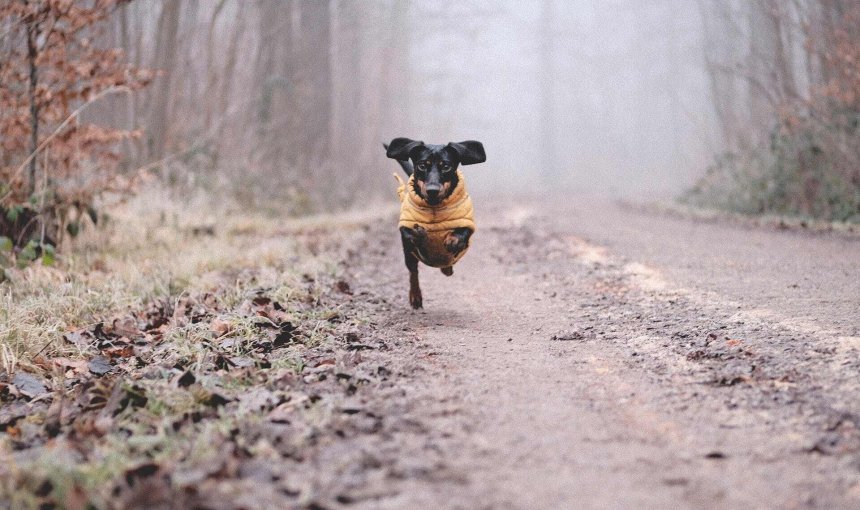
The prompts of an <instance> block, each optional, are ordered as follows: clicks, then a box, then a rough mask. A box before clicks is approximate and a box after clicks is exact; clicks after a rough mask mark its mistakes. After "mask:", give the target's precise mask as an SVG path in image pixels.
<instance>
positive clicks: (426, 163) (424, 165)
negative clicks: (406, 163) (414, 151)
mask: <svg viewBox="0 0 860 510" xmlns="http://www.w3.org/2000/svg"><path fill="white" fill-rule="evenodd" d="M428 166H430V162H429V161H422V162H420V163H418V168H420V169H421V170H427V167H428Z"/></svg>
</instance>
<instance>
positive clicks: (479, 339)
mask: <svg viewBox="0 0 860 510" xmlns="http://www.w3.org/2000/svg"><path fill="white" fill-rule="evenodd" d="M541 207H542V209H541V208H538V206H536V205H534V204H531V205H529V204H523V205H515V206H512V205H510V204H507V205H505V207H504V208H498V209H495V210H493V209H491V208H485V209H484V211H483V214H482V217H484V218H493V219H484V220H482V222H481V224H480V226H481V230H480V235H479V237H477V238H476V241H475V244H474V247H473V249H472V251H471V252H470V253H469V255H468V257H466V258H465V259H464V261H463V262H462V263H461V264H459V265H458V266H457V267H456V270H455V275H454V277H453V278H451V279H447V278H445V277H444V276H442V275H441V274H438V272H436V271H430V270H427V269H426V268H425V269H424V270H423V272H422V275H421V277H422V285H423V289H424V296H425V307H426V310H425V311H423V312H419V313H412V312H410V311H408V310H407V309H406V307H405V297H402V296H400V294H403V289H404V288H405V287H404V284H405V270H402V268H401V267H400V266H399V264H398V265H397V266H396V268H394V269H393V270H392V267H391V264H392V263H391V259H392V258H394V257H395V256H396V254H397V253H398V251H399V250H398V248H397V246H396V245H395V244H394V242H393V241H392V244H391V245H390V246H383V247H382V248H381V249H378V250H366V251H367V252H368V253H369V255H365V256H364V258H363V259H362V260H360V261H357V262H355V263H353V264H352V266H351V267H352V273H353V274H352V277H353V278H354V280H355V283H353V285H354V287H355V288H357V289H365V291H366V292H369V293H370V294H373V295H377V296H386V297H387V298H389V300H390V301H391V303H390V304H389V303H386V304H383V305H379V306H377V307H376V308H375V309H372V310H370V311H369V313H371V314H372V316H374V321H376V322H377V324H376V327H375V329H376V331H377V332H378V334H380V335H382V336H383V337H384V338H387V339H388V340H389V341H391V342H393V343H394V344H395V345H396V346H395V347H394V349H393V350H392V351H391V352H389V353H386V354H385V356H387V357H389V360H393V361H392V362H393V363H395V365H396V364H398V363H399V364H400V365H399V367H400V368H399V370H400V373H401V374H403V376H404V377H405V380H408V381H409V384H408V385H407V386H405V387H403V388H401V389H402V392H401V393H399V394H396V395H392V396H391V398H390V399H388V400H386V401H385V402H386V403H385V404H384V405H385V406H387V411H386V412H384V413H383V414H388V415H398V414H399V415H400V416H401V418H400V421H402V422H406V423H409V424H411V426H408V427H407V426H399V427H398V426H386V427H385V431H386V434H384V435H385V438H384V439H382V440H379V442H378V443H375V446H374V448H379V449H384V450H386V451H388V452H390V453H391V457H390V462H391V463H393V464H394V465H395V466H396V467H394V468H391V467H390V466H389V468H388V469H387V473H388V475H387V476H385V477H382V478H377V479H374V480H369V479H368V478H366V477H365V478H362V480H361V483H359V484H357V486H359V485H360V486H361V487H362V488H361V489H360V490H359V489H356V490H355V491H353V495H352V496H349V497H343V498H341V502H342V503H349V504H348V505H347V506H349V507H361V508H429V507H444V508H574V507H576V508H666V507H676V508H677V507H683V508H857V507H858V505H860V468H858V465H860V455H858V453H860V432H858V427H860V406H858V404H860V397H858V395H860V393H858V389H860V388H858V378H857V370H858V368H860V357H858V348H860V337H859V336H858V327H860V317H859V316H858V314H857V310H858V308H860V298H858V296H860V287H858V285H860V283H858V281H860V279H858V275H860V243H857V242H855V241H850V240H845V239H841V238H835V237H826V236H824V237H822V236H817V237H811V236H804V235H798V234H793V233H779V232H766V231H761V230H745V229H742V228H739V227H731V226H725V225H714V224H702V223H694V222H690V221H686V220H680V219H670V218H665V217H655V216H648V215H643V214H641V213H637V212H633V211H629V210H624V209H621V208H618V207H616V206H613V205H611V204H605V203H599V202H595V203H593V204H586V205H580V206H577V207H563V206H557V207H554V208H553V207H549V206H546V205H543V206H541ZM552 218H555V219H552ZM374 235H382V236H384V235H385V234H384V232H383V231H380V232H377V233H374ZM586 239H588V240H586ZM398 262H399V260H398ZM401 301H402V303H401ZM380 405H381V404H380ZM393 409H397V410H398V411H399V412H398V413H394V412H392V410H393ZM389 425H390V424H389ZM383 464H384V462H383ZM392 473H395V476H392Z"/></svg>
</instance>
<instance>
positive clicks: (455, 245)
mask: <svg viewBox="0 0 860 510" xmlns="http://www.w3.org/2000/svg"><path fill="white" fill-rule="evenodd" d="M445 249H446V250H448V252H449V253H454V254H456V253H460V252H461V251H463V250H464V249H466V240H465V239H463V238H462V237H460V236H457V235H449V236H448V237H447V238H445Z"/></svg>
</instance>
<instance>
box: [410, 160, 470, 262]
mask: <svg viewBox="0 0 860 510" xmlns="http://www.w3.org/2000/svg"><path fill="white" fill-rule="evenodd" d="M394 177H395V178H396V179H397V181H398V182H399V183H400V186H399V187H398V188H397V195H398V196H399V197H400V222H399V223H398V225H399V226H401V227H407V228H415V225H419V226H421V227H424V230H426V231H427V250H426V253H424V254H421V253H418V251H417V250H416V251H415V256H416V257H418V260H420V261H421V262H423V263H425V264H427V265H428V266H430V267H440V268H441V267H450V266H453V265H454V264H456V263H457V261H458V260H460V259H461V258H462V257H463V255H465V254H466V251H467V250H468V249H469V245H468V244H466V247H465V248H464V249H463V251H461V252H459V253H456V254H454V253H451V252H450V251H448V249H447V248H445V240H446V239H447V238H448V235H449V234H451V232H452V231H453V230H454V229H455V228H463V227H466V228H470V229H472V231H473V232H474V231H475V230H476V229H475V219H474V217H473V213H474V210H473V209H472V199H471V198H470V197H469V193H468V192H466V180H465V179H464V178H463V173H462V172H460V171H459V170H457V178H458V179H457V187H455V188H454V191H452V192H451V194H450V195H448V197H447V198H446V199H445V200H443V201H442V202H441V203H439V204H438V205H430V204H428V203H427V202H426V201H425V200H424V199H423V198H421V196H420V195H419V194H418V193H416V192H415V186H414V183H415V177H414V176H411V177H409V181H407V182H403V179H402V178H401V177H400V176H399V175H398V174H394ZM471 240H472V239H471V237H470V238H469V242H471Z"/></svg>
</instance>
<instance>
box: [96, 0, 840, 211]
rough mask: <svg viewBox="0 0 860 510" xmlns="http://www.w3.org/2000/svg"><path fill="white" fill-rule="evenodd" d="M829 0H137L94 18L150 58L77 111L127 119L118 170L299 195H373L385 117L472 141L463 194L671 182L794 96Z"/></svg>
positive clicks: (745, 144)
mask: <svg viewBox="0 0 860 510" xmlns="http://www.w3.org/2000/svg"><path fill="white" fill-rule="evenodd" d="M846 5H847V4H845V3H844V2H841V1H840V0H802V1H798V2H792V3H786V2H780V1H777V0H758V1H755V2H748V1H742V0H724V1H723V0H697V1H689V0H614V1H613V0H578V1H576V2H566V1H561V0H528V1H522V0H496V1H490V0H469V1H463V2H448V1H442V0H428V1H421V2H417V1H404V0H365V1H355V0H325V1H322V0H320V1H311V0H258V1H255V2H240V1H238V0H218V1H214V0H213V1H201V0H165V1H163V2H161V1H156V0H137V1H135V2H131V3H128V4H126V3H122V4H121V5H120V6H119V7H118V8H117V9H116V12H115V13H114V14H113V15H112V16H111V18H110V23H111V24H110V26H109V27H108V29H107V30H106V31H105V32H104V33H103V34H102V35H101V36H100V37H101V39H102V40H103V42H105V43H107V44H110V45H115V46H117V47H119V48H121V49H123V50H124V52H125V56H126V58H128V60H129V62H130V63H131V64H132V65H134V66H135V67H137V68H143V69H151V70H157V72H158V73H159V74H158V76H157V77H156V78H155V80H154V81H153V83H151V84H149V86H147V87H145V88H144V89H142V90H140V91H139V92H136V93H135V94H134V95H133V97H122V98H115V99H114V100H112V102H111V103H108V104H105V105H101V108H100V109H99V108H93V109H92V112H91V113H90V114H89V115H90V116H91V117H92V118H93V119H98V120H105V119H108V120H110V122H113V123H115V124H116V125H118V126H120V127H124V128H128V129H137V128H139V129H141V130H142V131H141V132H142V136H141V137H140V138H138V139H136V140H135V141H132V142H129V143H128V144H127V145H126V147H125V156H126V157H125V160H124V161H125V163H124V164H125V167H126V168H128V169H133V168H136V167H139V166H141V165H150V166H153V162H156V163H158V164H157V165H155V166H157V168H158V169H160V171H161V172H162V174H163V175H165V176H167V177H168V178H169V180H171V181H172V182H185V183H190V184H203V185H205V186H208V187H209V188H211V189H215V188H219V187H220V188H225V187H226V188H227V189H229V190H231V192H233V193H234V194H236V195H237V198H239V199H240V200H241V201H246V202H249V203H251V205H254V204H255V203H256V202H258V201H259V200H261V199H263V198H264V197H266V196H268V195H270V196H272V198H276V199H277V200H278V201H279V202H283V203H290V204H296V210H297V211H299V212H301V211H302V210H318V209H320V208H323V207H330V206H353V205H356V204H360V203H361V202H363V201H366V200H367V199H368V198H369V197H390V193H391V189H390V188H391V187H392V186H393V180H392V179H391V176H390V173H391V172H392V171H396V170H397V165H396V164H394V162H392V161H390V160H386V158H385V156H384V152H383V150H382V143H383V142H386V141H389V140H390V139H391V138H393V137H398V136H406V137H410V138H415V139H420V140H424V141H425V142H428V143H430V142H432V143H445V142H448V141H459V140H465V139H476V140H479V141H481V142H483V143H484V144H485V146H486V150H487V154H488V158H489V159H488V162H487V163H486V164H485V165H481V166H479V167H473V168H470V169H468V172H467V173H468V174H469V179H470V186H471V188H472V189H473V190H475V191H476V192H479V193H481V192H487V193H500V192H503V193H506V194H515V193H528V194H534V193H543V192H546V191H547V190H550V189H552V190H564V191H566V192H576V191H583V192H589V193H601V194H608V195H611V196H616V197H618V196H621V197H638V196H648V197H672V196H677V195H678V194H679V193H680V192H682V191H684V190H686V189H689V188H690V186H692V185H693V184H694V183H695V182H696V181H697V180H698V179H700V178H701V177H702V176H703V175H704V174H705V172H706V169H707V168H708V167H709V166H711V165H712V164H713V163H714V161H715V160H716V159H715V158H716V157H717V156H718V155H719V154H721V153H723V152H724V151H726V150H733V151H737V150H741V149H744V150H749V149H750V148H751V147H753V146H754V145H755V144H756V143H758V142H759V141H762V140H767V138H768V136H769V134H770V133H771V132H772V130H773V128H774V126H775V125H776V124H777V123H778V122H779V121H780V119H784V116H782V117H781V116H780V113H779V112H785V111H789V110H792V109H793V111H796V112H799V114H803V115H806V114H808V113H809V112H810V111H811V110H810V108H809V101H810V99H811V98H813V97H814V95H815V93H816V91H817V90H821V89H822V88H823V87H824V85H827V86H828V87H830V86H831V82H832V79H833V76H834V75H835V74H834V73H837V72H838V71H839V66H840V65H841V64H840V63H839V62H841V61H835V60H833V59H832V58H831V55H832V54H833V53H832V52H828V51H827V50H828V48H831V47H832V45H835V44H837V43H838V40H837V37H838V34H840V33H842V32H839V30H842V31H843V32H844V31H845V30H848V28H846V27H850V26H851V24H850V22H849V18H848V17H846V15H845V12H847V11H845V9H846V8H847V7H846ZM840 27H842V28H840ZM834 34H835V35H834ZM816 37H818V39H815V38H816ZM815 44H818V46H815ZM831 70H835V71H834V72H831ZM828 80H830V81H828ZM846 83H848V82H846ZM850 83H853V82H850ZM850 83H848V84H849V85H850ZM816 84H817V86H818V88H816ZM846 97H848V98H849V99H850V98H851V97H854V96H853V95H852V96H846ZM825 99H827V100H831V99H832V97H830V96H828V97H827V98H825ZM848 104H849V106H850V101H848ZM840 143H842V142H840ZM842 145H845V144H842ZM162 161H163V164H162V163H159V162H162ZM846 168H847V167H846Z"/></svg>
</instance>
